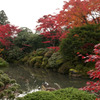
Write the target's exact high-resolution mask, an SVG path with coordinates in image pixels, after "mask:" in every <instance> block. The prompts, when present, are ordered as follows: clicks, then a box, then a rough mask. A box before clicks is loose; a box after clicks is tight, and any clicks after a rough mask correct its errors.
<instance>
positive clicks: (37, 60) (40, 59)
mask: <svg viewBox="0 0 100 100" xmlns="http://www.w3.org/2000/svg"><path fill="white" fill-rule="evenodd" d="M35 58H36V62H42V59H43V56H36V57H35Z"/></svg>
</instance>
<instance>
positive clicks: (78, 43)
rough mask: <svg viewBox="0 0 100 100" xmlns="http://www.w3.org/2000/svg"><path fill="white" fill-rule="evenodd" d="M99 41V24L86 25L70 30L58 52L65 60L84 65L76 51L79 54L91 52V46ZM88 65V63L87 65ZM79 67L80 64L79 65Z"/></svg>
mask: <svg viewBox="0 0 100 100" xmlns="http://www.w3.org/2000/svg"><path fill="white" fill-rule="evenodd" d="M99 42H100V24H97V25H86V26H82V27H77V28H74V29H72V30H70V33H69V34H67V37H66V38H65V39H63V40H62V42H61V44H60V53H61V54H62V55H63V57H64V59H65V60H66V61H69V62H70V63H72V65H74V66H76V65H78V64H80V65H83V66H86V64H84V62H82V61H81V59H80V58H81V57H77V52H80V53H81V54H83V55H85V54H91V53H93V51H92V50H93V47H94V45H95V44H97V43H99ZM87 66H89V65H87ZM80 67H81V66H80Z"/></svg>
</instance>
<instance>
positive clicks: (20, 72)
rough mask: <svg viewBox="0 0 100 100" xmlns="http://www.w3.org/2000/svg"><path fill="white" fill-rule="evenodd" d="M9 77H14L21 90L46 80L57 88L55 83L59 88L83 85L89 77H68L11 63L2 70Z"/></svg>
mask: <svg viewBox="0 0 100 100" xmlns="http://www.w3.org/2000/svg"><path fill="white" fill-rule="evenodd" d="M4 71H5V72H6V73H7V74H8V75H9V76H10V77H11V78H13V79H16V81H17V83H19V84H20V85H21V89H22V90H23V91H27V92H29V91H31V90H32V89H38V88H41V86H42V84H44V83H45V82H47V83H48V84H49V86H50V87H54V88H57V86H56V85H55V83H57V84H59V85H60V87H61V88H66V87H76V88H80V87H83V86H85V83H86V82H87V81H88V80H89V79H85V78H83V79H81V78H70V77H68V76H67V75H62V74H58V73H55V72H52V71H50V70H44V69H40V68H31V67H28V66H23V65H11V66H10V67H8V68H6V69H5V70H4Z"/></svg>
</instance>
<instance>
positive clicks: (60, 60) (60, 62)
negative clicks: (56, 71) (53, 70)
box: [56, 58, 64, 65]
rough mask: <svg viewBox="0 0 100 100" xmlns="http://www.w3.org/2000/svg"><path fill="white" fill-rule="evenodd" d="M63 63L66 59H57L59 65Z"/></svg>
mask: <svg viewBox="0 0 100 100" xmlns="http://www.w3.org/2000/svg"><path fill="white" fill-rule="evenodd" d="M62 63H64V60H63V59H62V58H60V59H57V60H56V64H57V65H61V64H62Z"/></svg>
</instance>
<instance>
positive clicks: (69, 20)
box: [58, 0, 100, 27]
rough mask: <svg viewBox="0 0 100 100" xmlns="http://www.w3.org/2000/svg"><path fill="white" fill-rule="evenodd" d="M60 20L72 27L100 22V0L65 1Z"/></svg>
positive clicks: (62, 23)
mask: <svg viewBox="0 0 100 100" xmlns="http://www.w3.org/2000/svg"><path fill="white" fill-rule="evenodd" d="M64 3H65V4H64V5H63V9H62V10H61V11H60V14H59V15H58V22H59V23H60V24H61V25H62V26H63V25H70V26H71V27H75V26H76V27H77V26H82V25H85V24H93V23H96V24H98V23H100V0H69V1H65V2H64Z"/></svg>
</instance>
